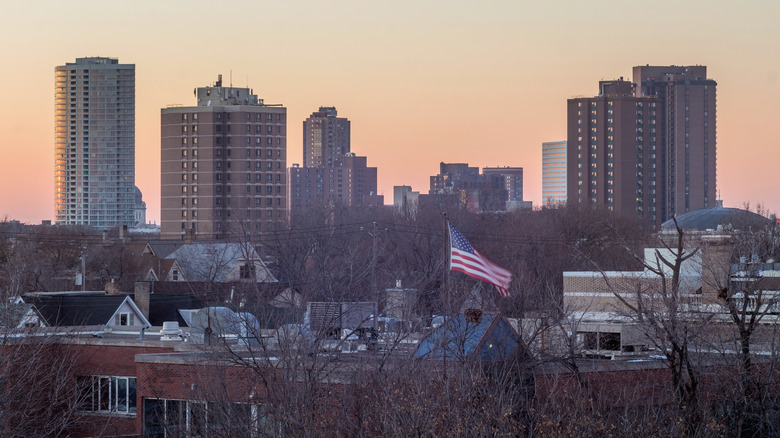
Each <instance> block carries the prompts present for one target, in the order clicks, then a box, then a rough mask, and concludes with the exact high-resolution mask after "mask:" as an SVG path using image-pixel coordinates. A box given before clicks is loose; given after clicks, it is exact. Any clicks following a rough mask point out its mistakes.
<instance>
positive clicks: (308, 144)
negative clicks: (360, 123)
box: [303, 106, 350, 167]
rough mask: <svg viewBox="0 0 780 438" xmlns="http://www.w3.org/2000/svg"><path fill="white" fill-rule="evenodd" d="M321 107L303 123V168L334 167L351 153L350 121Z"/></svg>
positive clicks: (334, 110) (331, 110)
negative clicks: (334, 164)
mask: <svg viewBox="0 0 780 438" xmlns="http://www.w3.org/2000/svg"><path fill="white" fill-rule="evenodd" d="M337 115H338V114H337V112H336V108H335V107H327V106H321V107H320V109H319V111H315V112H313V113H312V114H311V115H310V116H309V118H308V119H306V120H304V122H303V167H320V166H332V165H333V163H335V162H336V161H337V160H339V159H340V158H341V157H343V156H345V155H346V154H347V153H349V152H350V124H349V119H347V118H345V117H337Z"/></svg>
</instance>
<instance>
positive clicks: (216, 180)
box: [160, 75, 287, 240]
mask: <svg viewBox="0 0 780 438" xmlns="http://www.w3.org/2000/svg"><path fill="white" fill-rule="evenodd" d="M195 94H196V96H197V106H190V107H182V106H172V107H168V108H164V109H163V110H162V116H161V119H162V141H161V144H162V156H161V158H162V165H161V170H162V175H161V176H162V198H161V204H162V212H161V224H160V225H161V230H160V231H161V237H162V238H163V239H181V238H186V237H187V235H189V237H190V238H196V239H198V240H213V239H226V238H240V239H251V240H256V239H258V238H259V234H260V233H261V232H263V231H267V230H269V229H273V228H275V227H277V226H280V225H283V224H286V221H287V214H286V208H287V187H286V172H287V109H286V108H284V107H283V106H281V105H270V104H266V103H264V102H263V100H262V99H258V97H257V96H256V95H255V94H254V92H253V91H252V90H251V89H249V88H234V87H224V86H222V75H220V76H219V80H217V82H216V84H214V85H213V86H208V87H201V88H198V89H196V90H195Z"/></svg>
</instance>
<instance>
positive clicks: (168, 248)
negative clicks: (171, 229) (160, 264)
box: [146, 240, 184, 259]
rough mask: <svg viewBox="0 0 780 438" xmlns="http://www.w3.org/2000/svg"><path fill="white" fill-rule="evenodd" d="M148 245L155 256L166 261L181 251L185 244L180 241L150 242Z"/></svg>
mask: <svg viewBox="0 0 780 438" xmlns="http://www.w3.org/2000/svg"><path fill="white" fill-rule="evenodd" d="M146 244H147V245H149V248H150V249H151V250H152V252H153V253H154V255H155V256H157V257H159V258H161V259H164V258H166V257H168V256H169V255H171V253H172V252H174V251H176V250H177V249H179V248H180V247H181V246H182V245H183V244H184V242H182V241H180V240H150V241H148V242H146Z"/></svg>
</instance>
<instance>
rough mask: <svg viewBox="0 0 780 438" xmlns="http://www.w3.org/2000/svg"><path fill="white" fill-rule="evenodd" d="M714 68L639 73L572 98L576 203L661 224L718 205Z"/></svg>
mask: <svg viewBox="0 0 780 438" xmlns="http://www.w3.org/2000/svg"><path fill="white" fill-rule="evenodd" d="M706 76H707V69H706V67H703V66H692V67H678V66H669V67H651V66H644V67H635V68H634V81H633V82H628V81H624V80H622V78H621V79H620V80H616V81H601V82H600V83H599V95H598V96H595V97H592V98H577V99H569V101H568V134H567V135H568V145H567V194H568V200H569V201H570V202H571V201H578V202H589V203H594V204H599V205H603V206H606V207H607V208H609V209H610V210H614V211H617V212H621V213H623V214H634V215H637V216H639V217H641V218H644V219H645V220H647V221H648V222H649V223H650V224H652V225H655V226H658V225H660V224H661V223H662V222H664V221H665V220H667V219H669V218H671V217H672V215H675V214H681V213H685V212H687V211H691V210H697V209H701V208H708V207H714V206H715V204H716V180H715V179H716V173H715V165H716V142H715V135H716V132H715V121H716V118H715V111H716V102H715V98H716V95H715V87H716V83H715V81H713V80H712V79H707V77H706Z"/></svg>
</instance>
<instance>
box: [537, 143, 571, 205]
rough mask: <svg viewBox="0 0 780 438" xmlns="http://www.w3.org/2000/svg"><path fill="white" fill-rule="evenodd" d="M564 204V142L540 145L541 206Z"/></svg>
mask: <svg viewBox="0 0 780 438" xmlns="http://www.w3.org/2000/svg"><path fill="white" fill-rule="evenodd" d="M562 204H566V141H549V142H545V143H542V205H544V206H545V207H551V206H555V205H562Z"/></svg>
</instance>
